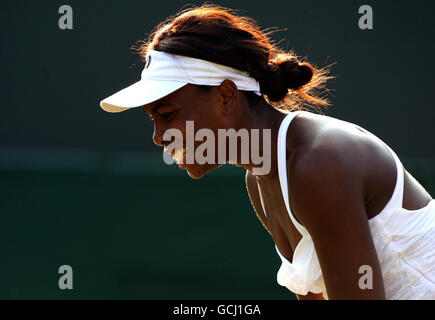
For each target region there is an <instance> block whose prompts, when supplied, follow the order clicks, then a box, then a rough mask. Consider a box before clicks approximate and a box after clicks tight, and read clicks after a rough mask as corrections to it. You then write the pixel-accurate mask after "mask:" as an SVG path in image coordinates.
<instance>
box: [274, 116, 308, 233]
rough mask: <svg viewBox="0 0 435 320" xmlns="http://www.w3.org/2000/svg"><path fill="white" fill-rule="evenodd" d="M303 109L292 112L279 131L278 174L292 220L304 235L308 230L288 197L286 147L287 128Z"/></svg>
mask: <svg viewBox="0 0 435 320" xmlns="http://www.w3.org/2000/svg"><path fill="white" fill-rule="evenodd" d="M302 112H303V110H298V111H293V112H290V113H289V114H288V115H287V116H286V117H285V118H284V120H283V121H282V123H281V126H280V128H279V131H278V175H279V183H280V185H281V191H282V196H283V198H284V202H285V205H286V207H287V212H288V214H289V216H290V219H291V221H292V222H293V224H294V226H295V227H296V229H297V230H298V231H299V233H301V234H302V235H304V234H306V233H307V230H306V229H305V228H304V226H302V225H301V224H300V223H299V222H298V221H297V220H296V219H295V217H293V214H292V213H291V210H290V203H289V197H288V181H287V156H286V149H287V148H286V147H287V139H286V138H287V129H288V127H289V125H290V123H291V121H292V120H293V119H294V118H295V117H296V116H297V115H299V114H301V113H302Z"/></svg>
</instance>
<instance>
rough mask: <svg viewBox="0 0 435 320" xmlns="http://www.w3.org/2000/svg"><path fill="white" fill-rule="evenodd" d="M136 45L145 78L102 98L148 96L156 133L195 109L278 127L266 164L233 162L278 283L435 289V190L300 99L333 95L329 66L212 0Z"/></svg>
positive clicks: (406, 292)
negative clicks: (262, 168) (241, 171)
mask: <svg viewBox="0 0 435 320" xmlns="http://www.w3.org/2000/svg"><path fill="white" fill-rule="evenodd" d="M137 49H138V51H139V53H140V54H141V55H142V57H143V58H144V60H145V68H144V70H143V72H142V77H141V80H140V81H139V82H137V83H135V84H133V85H131V86H129V87H127V88H125V89H123V90H121V91H119V92H117V93H115V94H114V95H112V96H110V97H108V98H106V99H104V100H103V101H101V103H100V105H101V107H102V108H103V109H104V110H106V111H109V112H120V111H123V110H127V109H129V108H136V107H140V108H143V110H144V111H145V112H146V113H148V114H149V115H150V116H151V117H152V118H153V119H154V125H155V128H154V142H155V143H156V144H157V145H159V146H164V147H167V146H168V144H169V143H170V141H166V140H167V139H165V132H167V130H169V129H177V130H179V131H180V132H182V134H183V138H186V136H185V135H186V122H187V121H193V123H194V125H195V132H198V130H199V129H208V130H211V131H212V132H215V133H216V135H217V132H218V130H219V129H227V130H228V129H231V128H233V129H234V130H239V129H242V128H245V129H247V130H251V129H259V130H263V129H270V130H271V131H270V132H271V149H270V150H271V152H270V161H271V165H270V171H269V172H267V173H265V174H255V173H254V172H255V170H254V169H255V168H256V167H257V166H258V163H254V162H250V163H244V164H242V163H236V164H237V165H239V166H243V167H244V168H246V169H247V171H246V187H247V189H248V193H249V196H250V199H251V202H252V206H253V207H254V209H255V211H256V213H257V216H258V217H259V219H260V220H261V222H262V223H263V225H264V227H265V228H266V229H267V231H268V232H269V234H270V235H271V237H272V238H273V241H274V243H275V247H276V251H277V254H278V255H279V257H280V258H281V260H282V264H281V267H280V269H279V271H278V275H277V281H278V283H279V284H280V285H282V286H285V287H287V288H288V289H289V290H291V291H292V292H293V293H295V294H296V295H297V297H298V298H299V299H434V298H435V263H434V262H435V259H434V255H435V250H434V249H435V242H434V239H435V201H434V200H433V199H432V197H431V195H430V194H429V193H428V192H427V191H426V190H425V189H424V188H423V187H422V186H421V184H419V182H418V181H416V179H414V178H413V177H412V175H411V174H410V173H409V172H408V171H407V170H406V169H405V168H404V167H403V165H402V163H401V161H400V159H399V158H398V157H397V155H396V154H395V153H394V151H393V150H392V149H391V148H390V147H389V146H388V145H386V144H385V143H384V142H383V141H381V140H380V139H379V138H377V137H376V136H375V135H373V134H372V133H370V132H368V131H367V130H365V129H363V128H361V127H360V126H358V125H356V124H353V123H350V122H346V121H342V120H339V119H336V118H333V117H329V116H326V115H324V114H322V113H321V112H318V113H316V112H311V111H308V110H306V109H304V108H303V105H311V106H314V107H315V109H316V110H318V111H321V108H322V107H326V106H327V105H328V101H326V100H325V99H324V98H323V96H324V95H322V90H324V86H325V82H326V81H327V80H328V78H329V76H328V70H327V69H325V68H323V69H318V68H316V67H314V66H313V65H311V64H310V63H308V62H302V61H300V60H299V58H298V57H297V56H295V55H294V53H292V52H285V51H283V50H281V49H279V48H278V47H277V46H276V45H275V44H273V43H272V41H271V40H270V38H269V34H268V33H265V32H262V31H261V30H260V28H259V27H258V25H257V23H256V22H255V21H253V20H252V19H249V18H246V17H242V16H239V15H238V14H237V13H235V12H233V11H231V10H229V9H225V8H222V7H217V6H213V5H203V6H200V7H194V8H190V9H187V10H184V11H181V12H179V13H178V14H177V15H175V16H173V17H171V18H169V19H168V20H166V21H164V22H163V23H161V24H160V25H158V26H157V27H156V29H155V30H154V32H152V34H151V35H150V37H149V39H148V40H147V41H146V42H143V43H142V44H141V45H140V46H139V47H138V48H137ZM323 92H324V91H323ZM196 145H197V144H196ZM260 149H261V144H260ZM238 152H239V156H240V150H238ZM171 154H172V155H173V156H174V157H175V158H177V159H178V160H179V162H180V167H182V168H183V169H185V170H187V172H188V173H189V175H190V176H191V177H193V178H201V177H202V176H204V175H205V174H206V173H208V172H210V171H212V170H214V169H216V168H217V167H219V166H220V165H221V164H219V163H218V162H217V161H214V163H213V161H209V162H207V163H203V164H200V163H198V162H197V161H196V160H195V161H194V162H193V163H191V164H188V163H186V161H185V159H186V148H185V147H184V148H181V149H180V150H178V151H176V152H171ZM216 157H217V156H216ZM238 159H240V157H239V158H238ZM183 160H184V161H183Z"/></svg>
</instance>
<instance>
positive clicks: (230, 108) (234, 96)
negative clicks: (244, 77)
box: [217, 79, 239, 115]
mask: <svg viewBox="0 0 435 320" xmlns="http://www.w3.org/2000/svg"><path fill="white" fill-rule="evenodd" d="M217 92H218V102H219V106H220V108H221V110H222V112H223V113H224V114H226V115H228V114H231V113H233V112H234V111H235V110H237V107H238V105H239V89H238V88H237V86H236V84H235V83H234V82H233V81H231V80H228V79H226V80H224V81H223V82H222V83H221V84H220V85H219V86H218V87H217Z"/></svg>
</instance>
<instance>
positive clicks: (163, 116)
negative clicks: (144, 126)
mask: <svg viewBox="0 0 435 320" xmlns="http://www.w3.org/2000/svg"><path fill="white" fill-rule="evenodd" d="M174 114H175V111H171V112H165V113H159V115H160V116H161V117H162V118H163V119H165V120H168V119H169V118H171V117H172V115H174Z"/></svg>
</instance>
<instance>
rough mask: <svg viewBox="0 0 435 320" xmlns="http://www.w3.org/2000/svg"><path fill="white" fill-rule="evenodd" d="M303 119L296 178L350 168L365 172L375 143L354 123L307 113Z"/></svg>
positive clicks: (294, 165)
mask: <svg viewBox="0 0 435 320" xmlns="http://www.w3.org/2000/svg"><path fill="white" fill-rule="evenodd" d="M302 118H303V119H301V121H300V122H299V128H298V129H299V130H300V131H303V132H304V134H302V135H301V136H302V138H301V139H300V143H299V144H298V147H297V148H296V152H295V155H294V157H293V161H292V166H291V168H290V169H291V174H292V177H293V178H295V177H298V176H300V177H302V178H306V176H307V175H308V176H311V175H315V176H318V175H319V174H320V175H322V174H331V173H332V172H334V171H336V170H350V171H351V173H352V175H357V174H358V173H363V171H364V169H365V168H367V165H368V164H369V157H368V155H369V154H370V152H371V148H372V147H373V142H372V141H371V139H370V137H368V136H367V134H366V133H364V132H362V131H360V130H359V129H358V128H357V127H356V126H355V125H354V124H352V123H349V122H346V121H342V120H339V119H335V118H332V117H329V116H324V115H318V114H312V113H307V114H304V115H303V117H302Z"/></svg>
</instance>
